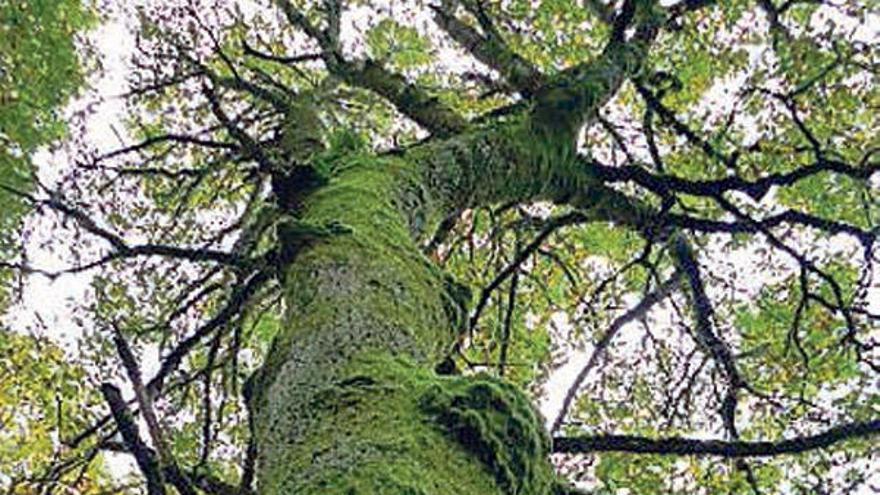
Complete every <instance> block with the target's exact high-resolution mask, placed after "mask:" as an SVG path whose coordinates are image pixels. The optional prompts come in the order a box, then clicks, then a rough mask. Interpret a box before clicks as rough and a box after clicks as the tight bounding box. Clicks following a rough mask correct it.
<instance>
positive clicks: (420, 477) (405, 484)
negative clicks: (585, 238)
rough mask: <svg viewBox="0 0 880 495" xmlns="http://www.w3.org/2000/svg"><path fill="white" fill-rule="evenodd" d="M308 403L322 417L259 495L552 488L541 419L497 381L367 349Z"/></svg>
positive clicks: (436, 494)
mask: <svg viewBox="0 0 880 495" xmlns="http://www.w3.org/2000/svg"><path fill="white" fill-rule="evenodd" d="M310 407H311V408H312V410H313V412H314V414H319V415H320V416H321V417H322V418H323V421H321V422H320V423H319V424H316V425H315V427H314V428H312V429H311V430H310V431H309V434H308V435H307V436H306V437H305V438H303V439H302V441H301V442H298V444H296V445H290V446H289V449H288V450H286V451H284V452H283V453H282V454H281V455H282V456H284V458H283V459H277V458H276V459H274V461H273V465H274V466H276V468H275V469H273V470H272V472H270V473H267V475H266V476H265V477H264V478H263V479H262V481H261V487H260V488H261V492H263V493H298V494H299V493H302V494H307V493H322V494H324V493H334V494H335V493H345V494H348V493H351V494H389V495H391V494H394V495H398V494H402V493H409V494H414V495H415V494H425V495H428V494H431V495H444V494H450V495H452V494H455V495H468V494H474V495H477V494H479V495H486V494H499V495H500V494H518V495H545V494H549V493H552V490H554V489H555V478H554V475H553V472H552V468H551V467H550V464H549V461H548V458H547V455H548V446H549V444H548V440H547V436H546V434H545V433H544V432H543V429H542V426H541V421H540V418H539V417H538V415H537V414H536V413H535V412H534V410H533V409H532V407H531V406H530V404H529V403H528V400H527V399H526V398H525V397H524V396H523V395H522V393H521V392H519V391H518V390H517V389H516V388H515V387H512V386H510V385H508V384H505V383H503V382H500V381H498V380H494V379H492V378H488V377H484V376H478V377H467V378H463V377H454V378H450V377H441V376H437V375H435V374H434V373H432V372H430V371H427V370H425V369H424V368H423V367H421V366H419V365H417V364H416V363H414V362H413V361H412V360H409V359H402V358H395V357H392V356H389V355H388V354H387V353H384V352H381V351H375V352H364V353H362V354H360V355H358V356H357V357H355V358H353V359H352V360H351V361H349V364H347V365H346V366H344V367H343V369H342V370H341V371H340V373H339V375H338V377H337V378H336V379H335V380H334V381H333V383H332V384H329V385H328V386H327V387H325V388H324V389H323V390H321V391H320V393H317V394H315V395H314V396H313V398H312V400H311V402H310ZM276 441H280V442H283V441H284V440H283V439H281V438H279V439H276Z"/></svg>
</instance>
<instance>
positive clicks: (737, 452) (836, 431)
mask: <svg viewBox="0 0 880 495" xmlns="http://www.w3.org/2000/svg"><path fill="white" fill-rule="evenodd" d="M878 433H880V419H875V420H871V421H864V422H858V423H847V424H843V425H839V426H835V427H833V428H830V429H828V430H826V431H824V432H822V433H819V434H816V435H811V436H803V437H796V438H790V439H786V440H780V441H777V442H743V441H734V442H724V441H720V440H696V439H689V438H678V437H671V438H657V439H654V438H646V437H639V436H632V435H597V436H581V437H556V438H554V439H553V452H555V453H568V454H587V453H592V452H629V453H634V454H662V455H696V456H720V457H733V458H741V457H771V456H778V455H785V454H800V453H803V452H808V451H811V450H816V449H824V448H828V447H830V446H832V445H834V444H836V443H839V442H843V441H846V440H852V439H857V438H867V437H870V436H874V435H877V434H878Z"/></svg>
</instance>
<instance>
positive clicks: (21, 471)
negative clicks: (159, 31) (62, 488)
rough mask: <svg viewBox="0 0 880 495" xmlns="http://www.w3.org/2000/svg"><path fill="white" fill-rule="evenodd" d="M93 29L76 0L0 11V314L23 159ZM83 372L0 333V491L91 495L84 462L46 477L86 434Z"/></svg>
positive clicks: (69, 85)
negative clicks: (73, 435) (42, 486)
mask: <svg viewBox="0 0 880 495" xmlns="http://www.w3.org/2000/svg"><path fill="white" fill-rule="evenodd" d="M95 21H96V15H95V12H94V10H93V9H92V7H91V6H90V5H86V3H83V2H80V1H79V0H75V1H71V0H53V1H45V0H33V1H31V0H27V1H23V0H11V1H4V2H0V205H2V209H0V281H2V287H0V309H3V310H4V311H5V308H6V307H7V305H8V304H9V303H10V302H9V300H8V296H9V294H10V291H9V290H8V287H7V285H8V284H10V283H11V282H13V281H14V279H13V275H14V273H13V272H12V271H11V270H9V269H8V268H7V263H6V262H5V261H6V260H7V259H10V257H14V256H15V253H16V251H17V250H19V249H20V248H21V245H22V244H23V243H24V242H26V241H24V240H23V239H22V238H21V237H20V236H19V234H20V231H21V222H22V219H23V216H24V215H25V214H26V212H27V208H28V204H27V202H26V201H22V200H21V199H22V198H21V197H20V196H19V195H18V194H17V193H16V192H17V191H30V190H32V189H33V188H34V187H35V184H34V177H35V174H34V168H35V166H34V164H33V158H34V155H35V153H36V152H37V151H38V149H40V147H43V146H47V145H50V144H51V143H53V141H57V140H59V139H61V138H62V137H63V136H64V135H65V129H66V122H65V119H64V118H63V117H62V116H61V113H62V111H63V110H64V105H65V104H66V103H67V101H68V100H69V99H70V98H71V97H73V96H74V95H75V94H76V92H77V91H79V90H80V89H82V87H83V85H84V82H85V77H84V72H87V70H88V69H90V68H93V67H92V65H93V63H94V62H95V60H94V59H93V58H91V57H89V47H88V45H87V44H85V43H84V41H85V40H82V39H78V38H80V37H81V35H82V34H83V33H84V32H85V31H86V30H87V29H88V28H89V27H91V26H92V25H94V23H95ZM85 375H86V372H85V370H84V369H83V368H82V367H81V366H80V365H79V364H76V363H70V362H68V361H67V360H66V359H65V357H64V354H63V352H62V350H61V348H60V347H59V346H58V345H57V344H56V343H54V342H52V341H50V340H49V339H47V338H45V337H37V336H34V335H24V334H20V333H15V332H11V331H8V330H7V329H5V328H2V326H0V376H3V378H2V380H0V488H3V489H9V490H12V491H16V490H18V489H19V487H18V485H17V483H18V480H21V479H26V478H37V477H39V476H43V475H45V476H46V478H44V479H43V481H48V480H50V479H54V478H56V474H57V478H60V479H63V480H64V481H65V482H66V483H68V484H70V485H71V486H74V487H76V489H78V490H80V491H81V492H95V491H97V490H99V489H100V488H101V482H103V481H106V479H105V478H103V471H104V470H103V469H102V468H103V466H102V465H101V464H100V463H98V462H91V461H92V460H93V458H94V457H96V456H99V454H100V452H99V451H97V450H96V451H94V452H93V453H92V457H88V460H77V461H76V462H74V463H73V464H70V465H66V466H64V469H66V470H68V471H67V472H65V473H64V474H61V472H57V473H56V472H55V471H54V469H55V467H56V461H57V460H58V456H59V455H61V452H62V450H63V447H62V446H61V444H60V441H59V438H58V434H59V433H60V432H68V431H71V432H72V431H76V430H79V429H82V428H84V427H86V426H87V425H88V423H87V421H88V417H84V415H83V413H84V411H83V409H82V405H84V404H88V403H89V397H90V395H91V396H94V391H90V390H89V389H88V387H86V386H84V385H85V384H84V383H82V382H83V380H84V376H85Z"/></svg>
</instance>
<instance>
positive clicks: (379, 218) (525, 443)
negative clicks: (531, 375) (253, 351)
mask: <svg viewBox="0 0 880 495" xmlns="http://www.w3.org/2000/svg"><path fill="white" fill-rule="evenodd" d="M420 180H421V178H420V177H419V175H418V174H417V173H415V171H414V168H413V167H411V166H409V165H408V164H407V163H406V162H405V161H402V160H379V159H376V158H371V157H362V158H349V159H348V160H347V162H346V163H345V170H343V171H340V172H339V173H338V174H337V175H336V177H335V178H334V179H333V181H332V182H331V184H329V185H328V186H325V187H323V188H322V189H320V190H318V191H317V192H315V193H313V194H312V195H311V196H310V197H309V198H307V200H306V201H305V202H304V204H303V205H302V212H303V214H302V216H301V217H300V218H299V219H298V220H297V221H296V222H295V225H291V226H289V228H290V229H299V231H298V234H300V235H299V236H297V235H290V236H289V237H288V238H289V239H300V240H301V239H302V235H301V234H302V229H303V228H305V227H304V226H308V228H309V229H311V230H313V231H315V232H319V234H317V235H315V236H314V238H313V239H312V240H309V241H308V245H306V246H300V247H299V249H298V253H297V255H296V257H295V259H294V260H293V261H292V262H291V263H290V265H289V266H288V267H287V268H286V270H285V280H284V291H285V299H284V300H285V304H286V317H285V321H284V324H283V334H282V335H280V336H279V337H278V338H277V339H276V342H275V343H274V346H273V348H272V350H271V351H270V355H269V357H268V360H267V363H266V364H265V365H264V367H263V369H262V370H261V373H260V374H259V376H258V377H257V378H256V381H255V387H254V394H253V396H252V398H251V408H252V410H253V412H254V415H255V421H254V425H255V433H256V438H257V445H258V451H259V456H258V466H259V468H258V473H259V474H258V480H259V490H260V492H261V493H266V494H275V493H351V494H355V493H364V494H369V493H388V494H392V493H393V494H398V493H412V494H443V493H449V494H465V493H474V494H477V493H479V494H491V493H547V491H548V487H549V486H550V484H551V481H552V471H551V468H550V465H549V464H548V461H547V453H548V448H549V445H548V439H547V436H546V434H545V432H544V430H543V426H542V424H541V421H540V418H539V417H538V415H537V414H536V413H535V411H534V410H533V408H532V407H531V406H530V405H529V402H528V400H527V399H526V398H525V397H523V396H522V395H521V393H520V392H519V391H518V390H516V389H515V388H514V387H512V386H508V385H505V384H503V383H501V382H499V381H497V380H494V379H491V378H489V377H485V376H475V377H467V378H465V377H443V376H438V375H437V374H435V373H434V371H433V368H434V366H435V365H436V364H437V363H438V362H439V361H440V360H441V359H442V358H443V357H444V356H445V355H446V353H447V352H448V350H449V349H450V346H451V345H452V344H453V341H454V339H455V338H456V329H457V328H460V326H461V322H462V320H463V317H464V308H463V307H462V302H461V301H460V299H461V298H460V297H456V296H455V291H454V289H453V287H454V284H452V283H450V282H449V281H448V280H446V279H445V278H444V275H443V274H442V273H441V272H440V271H439V270H438V269H437V268H436V267H435V266H433V265H432V264H431V263H430V261H429V260H428V259H427V258H425V257H424V256H423V255H422V253H421V252H420V251H419V250H418V249H417V247H416V244H415V242H414V241H413V238H412V235H413V234H414V233H415V232H416V231H417V227H416V226H415V225H414V219H415V218H417V217H419V216H420V215H419V214H418V213H416V214H413V213H412V212H414V211H416V210H425V209H426V208H425V206H426V205H425V204H424V198H419V197H418V194H416V191H418V190H419V187H420V185H419V181H420ZM328 226H329V227H328ZM280 237H281V238H282V241H283V240H284V239H285V234H284V233H281V234H280ZM297 242H301V241H297Z"/></svg>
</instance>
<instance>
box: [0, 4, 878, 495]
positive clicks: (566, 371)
mask: <svg viewBox="0 0 880 495" xmlns="http://www.w3.org/2000/svg"><path fill="white" fill-rule="evenodd" d="M148 1H149V0H142V1H141V2H140V3H147V2H148ZM388 10H389V11H393V10H394V4H393V3H390V4H389V5H388ZM349 15H350V19H351V20H352V25H358V24H362V23H363V22H366V20H367V19H368V17H369V15H370V13H369V12H368V9H367V7H359V8H358V7H356V8H354V9H353V10H352V11H351V13H350V14H349ZM420 15H424V16H427V15H428V14H427V11H423V12H422V14H420ZM828 18H829V17H828V16H826V15H823V14H819V15H817V16H816V18H815V20H814V21H815V22H816V23H823V22H826V21H827V19H828ZM830 18H831V19H832V20H835V21H836V22H843V21H844V20H843V19H841V18H836V19H835V17H834V16H832V17H830ZM414 22H415V23H417V24H422V25H432V21H431V20H430V17H425V18H424V19H422V18H419V17H417V18H416V19H414ZM753 22H763V21H762V19H756V20H753ZM347 26H349V27H348V28H349V29H351V27H350V25H347ZM131 28H132V26H130V25H128V24H126V20H125V18H120V17H115V18H111V19H110V20H109V21H108V22H105V23H103V24H102V25H101V26H100V27H99V28H97V29H96V30H95V31H94V32H93V33H92V35H91V38H92V39H93V40H94V42H95V43H96V46H97V47H98V49H99V51H100V53H101V58H102V64H103V68H104V70H103V71H102V73H101V75H100V77H97V78H95V79H94V80H93V84H94V91H93V93H94V94H100V95H108V96H106V97H105V98H104V99H103V101H102V102H101V103H100V105H98V106H97V107H96V111H95V113H94V114H93V115H92V117H91V118H89V120H88V138H89V140H91V141H92V142H93V143H95V144H96V145H97V147H98V148H99V149H103V150H109V149H113V148H115V147H118V146H119V145H120V142H119V137H118V136H119V132H120V129H123V128H124V126H123V125H122V124H121V122H122V120H123V118H124V116H125V106H124V103H123V101H122V99H120V98H118V97H115V96H114V95H119V94H121V93H122V92H123V91H124V90H125V88H126V81H125V74H126V72H127V63H128V59H129V57H130V56H131V54H132V51H133V48H134V39H133V35H132V29H131ZM878 32H880V20H878V22H872V23H868V24H866V25H865V26H864V27H862V28H859V29H858V30H856V31H855V33H854V35H853V36H854V37H855V38H856V39H861V40H863V41H865V42H872V43H875V42H877V41H878V39H880V35H878ZM356 35H357V34H356V33H355V32H350V33H348V35H346V34H345V33H344V34H343V39H345V38H347V37H348V38H354V37H355V36H356ZM749 55H750V60H753V63H758V62H759V61H760V58H761V57H762V56H764V50H763V49H762V47H757V46H756V47H753V49H752V50H750V52H749ZM439 60H440V62H441V64H442V65H443V66H445V67H446V68H448V70H450V71H453V72H456V73H461V72H464V71H466V70H468V69H470V68H472V67H473V65H474V63H473V62H472V61H470V60H467V59H465V58H463V57H462V56H461V52H460V51H458V50H457V49H455V48H454V47H451V46H445V47H443V48H441V51H440V55H439ZM727 84H733V85H735V84H736V82H735V81H725V82H723V83H719V84H716V86H715V87H714V88H713V89H712V90H710V91H709V92H708V93H707V95H706V97H705V98H704V104H705V105H706V107H707V108H716V109H717V108H723V107H724V106H725V105H730V104H731V99H730V96H729V93H725V92H724V88H725V85H727ZM83 104H84V101H75V102H73V103H72V105H71V107H70V109H69V110H68V112H69V113H70V114H72V113H73V112H75V111H76V110H78V109H80V108H81V107H82V105H83ZM67 158H68V157H66V156H65V155H63V154H58V153H56V154H53V153H50V152H48V151H43V152H41V153H39V154H38V155H37V156H36V158H35V161H36V163H38V164H39V165H40V168H39V175H40V177H41V180H42V182H44V183H47V184H51V183H53V182H54V181H55V180H57V179H58V178H59V177H60V176H61V175H62V174H63V172H64V170H65V162H66V161H67ZM28 221H29V222H30V223H31V225H32V226H33V227H34V228H33V230H34V232H35V236H34V237H33V238H32V239H31V246H29V248H28V250H29V255H30V262H31V263H32V264H33V265H35V266H38V267H40V268H43V269H46V270H60V269H63V268H64V267H66V266H69V260H68V259H65V258H64V257H63V256H60V255H59V252H58V251H57V250H55V249H53V248H52V246H51V244H52V243H53V242H57V237H56V235H57V234H56V232H53V230H52V228H51V226H50V224H49V223H48V222H46V221H45V219H40V218H38V217H31V218H30V219H29V220H28ZM838 242H841V243H842V242H844V241H838ZM44 244H47V245H48V248H47V247H44ZM846 248H847V246H845V245H835V244H831V245H829V246H828V249H832V250H841V251H845V250H846ZM748 249H750V250H755V249H760V246H750V247H749V248H748ZM748 249H744V250H741V251H739V252H735V253H733V254H731V255H728V256H727V259H726V260H723V261H727V262H728V263H729V266H732V267H735V268H734V269H737V270H743V267H750V268H745V270H746V271H745V272H743V273H742V274H741V275H742V276H743V277H744V278H745V279H751V280H754V284H753V287H754V288H755V290H757V288H758V287H760V286H761V285H763V284H764V283H766V282H767V278H766V277H767V275H766V274H762V273H761V271H760V270H761V269H760V268H759V267H758V266H757V264H756V263H753V260H754V256H755V253H754V251H752V252H749V251H748ZM731 257H732V258H731ZM721 261H722V260H719V261H718V262H719V263H720V262H721ZM719 269H721V265H719ZM749 270H751V271H749ZM89 287H90V274H88V273H86V274H77V275H62V276H60V277H58V278H56V279H54V280H50V279H48V278H46V277H41V276H32V277H29V278H28V279H27V282H26V284H25V286H24V292H23V297H22V302H21V304H19V305H18V306H17V307H16V308H15V310H14V311H13V313H12V314H11V316H10V317H9V318H8V324H9V325H10V327H12V328H16V329H19V330H21V329H37V331H38V332H40V333H43V332H46V333H48V335H49V336H51V337H52V338H54V339H56V340H58V341H59V342H61V343H62V344H64V345H65V347H66V348H67V349H69V350H71V352H75V343H76V341H77V339H78V338H79V337H80V336H81V329H80V327H79V326H78V325H77V324H76V323H74V322H73V321H72V319H71V308H72V307H74V306H75V305H76V304H77V302H78V301H83V300H85V299H86V298H87V294H88V291H89ZM745 297H748V295H747V294H746V295H745ZM628 302H629V303H635V302H637V301H636V300H634V299H631V300H629V301H628ZM872 303H873V306H874V308H873V309H874V310H876V311H880V293H878V294H877V295H876V297H873V298H872ZM652 317H653V319H654V321H655V324H661V322H662V321H664V320H665V319H670V318H671V316H670V313H669V311H665V312H664V311H663V310H660V311H655V312H653V313H652ZM556 320H557V321H556V326H557V328H558V333H559V336H560V338H562V336H563V335H564V334H566V333H567V330H568V329H570V325H571V323H570V322H568V321H565V319H564V318H563V317H562V316H561V315H559V316H558V318H556ZM637 325H638V322H635V323H633V324H630V325H628V326H626V327H624V328H623V329H622V331H621V333H620V336H619V344H620V346H621V347H618V348H616V349H615V352H626V351H627V350H628V349H629V350H635V349H636V343H637V339H635V338H634V337H632V336H630V335H633V336H634V335H637V333H638V332H637V331H635V330H636V328H635V327H636V326H637ZM41 329H42V330H41ZM591 352H592V344H591V343H590V342H586V341H584V342H580V343H578V344H576V345H574V346H572V347H571V348H570V350H569V351H568V355H566V356H564V357H563V358H562V361H564V363H565V364H563V365H562V366H561V367H559V368H558V369H556V370H555V371H554V373H553V374H552V375H551V376H550V377H549V379H548V381H547V382H546V384H545V385H544V387H543V390H544V391H545V393H546V395H545V397H543V398H542V400H541V402H540V409H541V412H542V413H543V415H544V417H545V419H546V420H547V421H548V424H549V422H551V421H552V420H553V418H555V416H556V412H557V411H558V410H559V408H560V405H561V403H562V400H563V397H564V395H565V392H566V391H567V390H568V388H569V386H570V385H571V383H572V381H573V380H574V377H575V376H576V375H577V373H578V372H579V371H580V369H581V368H582V366H583V364H584V363H585V362H586V360H587V359H588V357H589V355H590V354H591ZM140 359H141V360H142V366H143V368H144V370H143V371H144V375H145V377H150V376H152V374H153V373H154V372H155V370H156V369H157V365H158V355H157V353H156V352H155V349H147V351H146V354H145V355H144V356H141V357H140ZM119 385H120V386H122V387H123V389H124V390H128V393H130V388H129V387H128V385H127V383H119ZM705 436H706V437H710V436H712V435H711V433H710V432H707V433H706V435H705ZM108 463H109V466H110V468H111V470H112V471H113V472H115V473H128V472H132V470H133V469H134V464H133V462H132V461H131V459H130V457H129V456H125V455H119V454H112V455H109V456H108ZM870 468H871V469H875V471H877V472H878V473H880V465H877V466H870ZM873 483H874V484H875V485H880V474H877V475H875V477H874V481H873ZM868 485H870V484H866V485H865V486H866V487H867V486H868ZM866 490H867V488H866ZM862 493H868V492H867V491H864V492H862Z"/></svg>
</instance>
